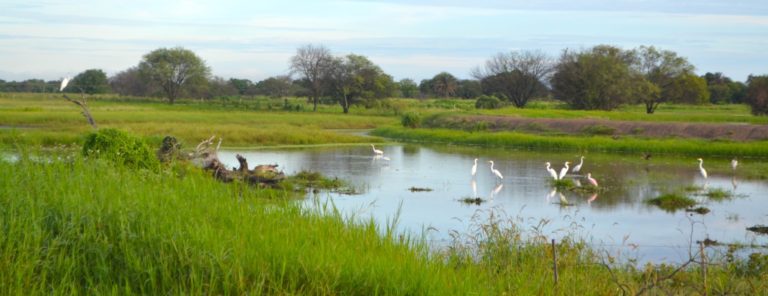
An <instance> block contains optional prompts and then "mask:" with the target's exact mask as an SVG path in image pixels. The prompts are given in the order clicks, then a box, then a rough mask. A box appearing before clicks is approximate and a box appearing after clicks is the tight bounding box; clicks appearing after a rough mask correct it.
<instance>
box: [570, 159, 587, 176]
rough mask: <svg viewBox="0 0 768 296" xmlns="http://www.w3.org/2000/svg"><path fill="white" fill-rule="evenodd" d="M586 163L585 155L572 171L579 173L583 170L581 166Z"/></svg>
mask: <svg viewBox="0 0 768 296" xmlns="http://www.w3.org/2000/svg"><path fill="white" fill-rule="evenodd" d="M583 164H584V155H582V156H581V161H580V162H579V164H577V165H576V166H575V167H573V169H572V170H571V173H574V174H575V173H578V172H579V171H580V170H581V166H582V165H583Z"/></svg>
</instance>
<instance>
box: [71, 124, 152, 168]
mask: <svg viewBox="0 0 768 296" xmlns="http://www.w3.org/2000/svg"><path fill="white" fill-rule="evenodd" d="M82 153H83V155H84V156H88V157H98V158H104V159H108V160H111V161H114V162H116V163H119V164H124V165H127V166H130V167H135V168H153V167H156V166H158V164H159V163H158V160H157V159H156V158H155V154H154V153H153V152H152V150H150V149H149V146H148V145H147V144H146V143H145V142H144V140H142V139H140V138H138V137H136V136H133V135H131V134H129V133H127V132H124V131H121V130H117V129H112V128H107V129H101V130H99V131H97V132H95V133H91V134H89V135H88V136H87V137H86V138H85V143H84V144H83V152H82Z"/></svg>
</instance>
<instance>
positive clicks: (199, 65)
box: [139, 47, 211, 104]
mask: <svg viewBox="0 0 768 296" xmlns="http://www.w3.org/2000/svg"><path fill="white" fill-rule="evenodd" d="M139 73H140V74H141V76H142V77H143V78H144V79H145V81H148V82H151V83H155V84H157V85H159V86H160V88H161V89H162V90H163V92H164V93H165V96H166V97H167V98H168V102H169V103H170V104H173V103H174V101H175V100H176V99H177V98H178V97H179V95H180V94H181V93H182V91H183V90H184V88H185V87H187V86H188V85H189V84H192V83H206V82H207V81H208V77H209V76H210V73H211V70H210V68H208V66H206V65H205V61H203V60H202V59H201V58H200V57H198V56H197V55H196V54H195V53H194V52H192V51H191V50H188V49H184V48H182V47H176V48H170V49H169V48H159V49H156V50H154V51H152V52H150V53H148V54H146V55H144V58H143V59H142V61H141V63H139Z"/></svg>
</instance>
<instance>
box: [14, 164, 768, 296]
mask: <svg viewBox="0 0 768 296" xmlns="http://www.w3.org/2000/svg"><path fill="white" fill-rule="evenodd" d="M309 175H312V174H309ZM307 179H315V180H317V179H318V177H316V176H309V177H307ZM289 196H290V193H289V192H285V191H281V190H271V189H257V188H255V187H251V186H247V185H246V184H243V183H230V184H224V183H220V182H218V181H215V180H214V179H213V178H211V177H210V176H208V175H207V174H205V173H203V172H201V171H199V170H197V169H196V168H193V167H186V166H171V167H164V168H163V169H161V170H159V171H153V170H146V169H132V168H128V167H125V166H121V165H115V164H114V163H112V162H107V161H105V160H103V159H89V160H84V159H83V158H80V157H77V156H72V155H70V157H63V158H51V159H49V160H48V161H42V162H40V161H34V160H33V159H32V158H30V157H29V154H27V153H23V152H22V153H21V156H20V158H19V159H18V160H17V161H16V162H14V163H8V162H5V161H0V226H2V229H3V237H2V239H0V270H2V271H3V272H2V273H0V294H5V295H9V294H10V295H12V294H26V295H35V294H270V295H271V294H323V295H328V294H334V295H335V294H354V295H374V294H398V295H399V294H409V295H425V294H426V295H468V294H475V295H499V294H505V293H506V294H548V295H573V294H574V293H576V294H614V293H617V290H618V289H620V288H619V287H621V289H626V290H627V291H630V292H631V291H638V290H640V289H641V288H642V287H643V286H644V285H646V284H647V282H648V281H649V279H654V278H659V277H661V276H663V275H664V273H665V272H667V270H666V269H664V268H656V267H655V268H647V269H642V268H641V269H636V268H634V267H631V266H623V265H613V267H612V268H613V270H612V271H609V270H608V269H607V268H606V265H604V262H603V259H602V258H604V257H602V256H598V254H597V251H595V250H593V249H592V248H590V247H589V246H588V245H587V244H586V243H584V242H583V241H580V240H577V239H574V238H565V239H559V240H558V243H557V245H556V248H557V252H558V261H557V264H558V267H559V270H560V284H559V285H554V282H553V279H552V271H551V266H552V257H551V255H550V254H551V252H552V250H551V247H550V245H549V243H548V239H547V238H545V237H544V236H543V235H541V234H540V233H536V232H534V233H533V234H531V235H528V234H526V233H524V232H523V231H522V230H521V229H520V228H518V227H517V226H516V224H515V220H512V219H501V218H497V216H493V217H492V218H491V219H490V220H487V221H486V220H481V221H477V223H476V224H474V226H473V227H472V229H474V230H475V231H471V232H470V233H468V234H467V235H459V236H456V241H454V243H453V244H452V245H451V247H450V248H448V249H446V250H444V251H438V252H430V250H429V248H428V247H427V245H426V243H425V241H424V240H423V239H420V238H419V237H415V236H411V235H407V234H402V233H398V232H396V231H397V225H396V221H397V219H396V218H395V219H392V220H391V224H388V225H382V226H379V225H376V224H375V223H374V222H373V221H372V220H360V219H355V218H350V217H344V216H343V215H342V214H340V213H339V212H338V211H337V210H335V209H333V207H332V206H331V205H329V204H321V203H320V202H319V201H315V202H314V206H312V207H302V206H299V203H294V202H292V201H290V199H289ZM735 262H738V263H739V264H742V265H738V266H737V265H727V264H726V265H713V266H711V267H710V268H709V270H708V272H709V276H710V280H711V281H712V282H716V283H718V284H717V285H719V286H722V287H721V288H720V289H721V290H722V291H731V292H732V293H747V294H756V293H757V294H759V292H760V291H765V289H766V283H768V281H766V280H765V279H766V278H765V277H766V275H765V273H760V271H761V270H762V269H755V270H756V271H755V272H752V273H746V272H743V273H741V274H739V273H736V272H735V270H747V269H746V268H747V267H746V266H749V265H748V264H747V262H742V261H739V260H736V261H735ZM739 266H744V267H739ZM753 269H754V268H753ZM699 274H700V271H698V270H697V269H696V268H690V269H685V270H684V271H682V273H681V276H680V277H676V278H675V280H674V281H667V282H662V283H660V284H659V285H657V286H656V287H654V288H652V289H651V291H652V293H659V292H662V291H664V292H667V293H672V294H689V293H693V292H697V291H700V290H699V289H700V285H699V283H700V282H701V279H700V277H699ZM595 278H602V279H607V280H601V281H594V280H593V279H595ZM619 283H620V284H621V286H620V285H619ZM748 283H751V285H749V284H748ZM713 289H714V288H713Z"/></svg>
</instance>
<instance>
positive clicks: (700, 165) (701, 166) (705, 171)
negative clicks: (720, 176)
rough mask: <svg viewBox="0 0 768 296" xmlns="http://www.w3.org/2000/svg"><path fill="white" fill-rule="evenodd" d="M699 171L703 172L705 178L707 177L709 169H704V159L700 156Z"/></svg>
mask: <svg viewBox="0 0 768 296" xmlns="http://www.w3.org/2000/svg"><path fill="white" fill-rule="evenodd" d="M698 160H699V172H700V173H701V176H702V177H704V179H706V178H707V170H705V169H704V160H703V159H701V158H699V159H698Z"/></svg>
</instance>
